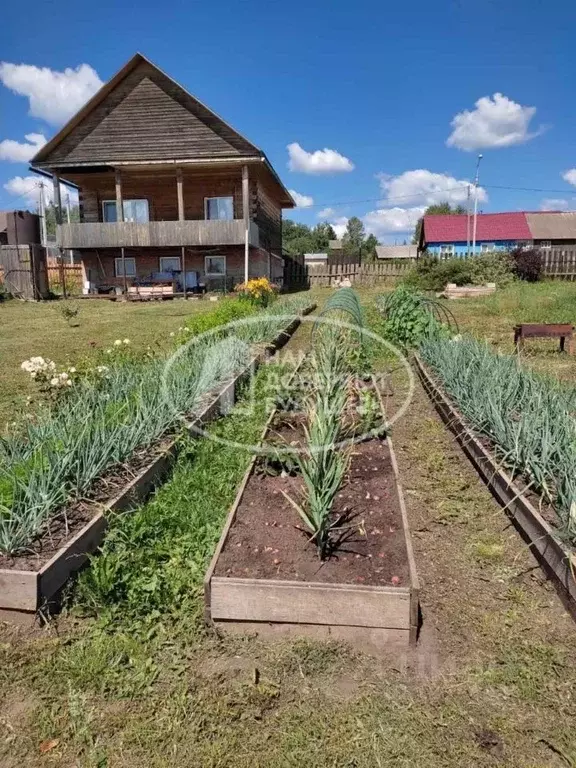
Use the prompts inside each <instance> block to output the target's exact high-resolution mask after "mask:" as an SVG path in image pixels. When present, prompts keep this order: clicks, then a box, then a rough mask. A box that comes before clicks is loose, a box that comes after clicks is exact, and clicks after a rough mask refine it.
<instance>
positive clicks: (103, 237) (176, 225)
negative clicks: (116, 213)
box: [56, 219, 260, 249]
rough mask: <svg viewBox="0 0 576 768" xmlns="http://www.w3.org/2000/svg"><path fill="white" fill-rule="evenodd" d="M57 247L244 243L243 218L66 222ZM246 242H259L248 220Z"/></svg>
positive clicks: (128, 246) (141, 246) (60, 227)
mask: <svg viewBox="0 0 576 768" xmlns="http://www.w3.org/2000/svg"><path fill="white" fill-rule="evenodd" d="M56 239H57V242H58V245H59V246H60V247H61V248H74V249H81V248H150V247H158V248H161V247H176V246H183V245H199V246H214V245H244V241H245V230H244V220H243V219H231V220H199V221H149V222H147V223H137V222H131V221H123V222H115V223H96V222H95V223H92V222H83V223H78V222H74V223H70V224H61V225H60V226H58V228H57V232H56ZM248 243H249V245H252V246H254V247H256V248H258V247H259V245H260V232H259V229H258V226H257V225H256V224H255V223H254V222H253V221H251V222H250V225H249V229H248Z"/></svg>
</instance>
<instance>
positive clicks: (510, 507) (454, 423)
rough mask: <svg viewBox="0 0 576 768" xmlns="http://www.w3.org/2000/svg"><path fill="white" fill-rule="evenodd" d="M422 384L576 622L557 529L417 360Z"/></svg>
mask: <svg viewBox="0 0 576 768" xmlns="http://www.w3.org/2000/svg"><path fill="white" fill-rule="evenodd" d="M415 362H416V370H417V371H418V375H419V377H420V381H421V382H422V385H423V387H424V389H425V391H426V392H427V394H428V396H429V397H430V400H431V401H432V403H433V405H434V407H435V408H436V410H437V412H438V414H439V415H440V417H441V419H442V421H443V422H444V423H445V424H446V425H447V427H448V428H449V429H450V430H451V432H453V433H454V435H455V437H456V440H457V441H458V443H459V445H460V446H461V447H462V449H463V451H464V453H465V454H466V455H467V456H468V458H469V459H470V461H471V462H472V464H473V465H474V467H475V468H476V469H477V470H478V473H479V475H480V477H481V478H482V479H483V480H484V482H485V483H486V485H487V486H488V488H489V489H490V491H491V492H492V495H493V496H494V497H495V498H496V499H497V500H498V501H499V502H500V504H502V506H503V507H504V509H505V511H506V514H507V515H508V517H509V518H510V519H511V520H512V522H513V523H514V525H515V527H516V528H517V529H518V531H519V532H520V534H521V536H522V538H523V539H524V540H525V541H526V543H527V544H528V546H529V548H530V551H531V552H532V554H533V555H534V556H535V558H536V560H537V561H538V562H539V564H540V565H541V567H542V569H543V570H544V572H545V573H546V575H547V576H548V577H549V578H550V579H551V581H552V582H553V584H554V586H555V588H556V590H557V592H558V594H559V596H560V598H561V599H562V602H563V603H564V605H565V607H566V609H567V610H568V611H569V613H570V614H571V615H572V617H573V618H574V619H576V580H575V578H574V569H575V567H576V563H575V561H574V560H573V557H574V556H573V554H571V553H570V552H569V551H568V550H567V549H566V547H565V546H564V545H563V544H562V542H561V541H560V540H559V539H558V537H557V535H556V533H555V532H554V529H553V528H552V527H551V526H550V525H549V524H548V523H547V522H546V520H544V518H543V517H542V515H541V514H540V513H539V512H538V510H537V509H536V507H534V505H533V504H532V503H531V502H530V501H529V499H528V498H527V496H526V495H525V493H524V492H523V490H522V489H521V488H520V487H519V486H518V485H517V484H516V483H515V482H514V480H513V479H512V478H511V477H510V475H508V474H507V473H506V472H505V471H504V470H503V469H502V467H501V463H500V462H499V461H498V460H497V459H496V457H495V456H494V455H493V454H492V452H491V451H489V450H488V449H487V448H486V447H485V446H484V445H483V444H482V443H481V442H480V440H479V439H478V438H477V437H476V435H475V434H474V432H473V431H472V430H471V429H470V428H469V427H468V426H467V424H466V422H465V420H464V417H463V416H462V415H461V414H460V413H459V411H458V410H457V409H456V408H455V407H454V405H453V404H452V402H451V401H450V399H449V398H448V397H447V396H446V395H445V394H444V392H443V391H442V389H441V388H440V387H439V385H438V384H437V383H436V381H434V379H433V378H432V376H431V375H430V373H429V372H428V370H427V369H426V366H425V365H424V363H423V362H422V360H420V358H419V357H418V356H417V355H416V356H415Z"/></svg>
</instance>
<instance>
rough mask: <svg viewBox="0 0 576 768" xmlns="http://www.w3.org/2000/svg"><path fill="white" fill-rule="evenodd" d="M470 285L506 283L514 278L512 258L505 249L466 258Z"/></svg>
mask: <svg viewBox="0 0 576 768" xmlns="http://www.w3.org/2000/svg"><path fill="white" fill-rule="evenodd" d="M467 262H468V266H469V269H470V278H471V280H470V282H471V283H472V285H485V284H486V283H496V285H499V286H501V285H506V284H507V283H509V282H511V281H512V280H513V279H514V271H513V260H512V257H511V256H510V254H509V253H507V252H505V251H492V252H490V253H483V254H481V255H480V256H474V257H473V258H470V259H467Z"/></svg>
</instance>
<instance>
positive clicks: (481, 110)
mask: <svg viewBox="0 0 576 768" xmlns="http://www.w3.org/2000/svg"><path fill="white" fill-rule="evenodd" d="M475 107H476V109H473V110H467V109H465V110H464V111H463V112H459V113H458V114H457V115H456V116H455V117H454V119H453V120H452V122H451V123H450V125H451V126H452V128H453V131H452V133H451V134H450V136H449V137H448V139H447V141H446V144H447V145H448V146H449V147H457V148H458V149H464V150H466V151H472V150H475V149H483V148H486V149H499V148H501V147H511V146H512V145H513V144H523V143H524V142H525V141H529V140H530V139H533V138H534V137H535V136H538V134H539V133H542V130H543V128H539V129H538V130H537V131H535V132H534V133H530V132H529V130H528V129H529V127H530V121H531V120H532V118H533V117H534V115H535V114H536V107H523V106H522V105H521V104H517V103H516V102H515V101H512V100H511V99H509V98H507V97H506V96H503V95H502V94H501V93H495V94H494V95H493V96H492V97H490V96H483V97H482V98H481V99H478V101H477V102H476V104H475Z"/></svg>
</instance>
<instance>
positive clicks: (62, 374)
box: [59, 371, 70, 381]
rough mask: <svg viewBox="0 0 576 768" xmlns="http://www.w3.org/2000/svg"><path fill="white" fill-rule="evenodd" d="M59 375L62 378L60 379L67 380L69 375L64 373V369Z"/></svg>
mask: <svg viewBox="0 0 576 768" xmlns="http://www.w3.org/2000/svg"><path fill="white" fill-rule="evenodd" d="M59 377H60V378H61V379H62V381H68V379H69V378H70V376H68V374H67V373H66V371H62V373H60V374H59Z"/></svg>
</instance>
